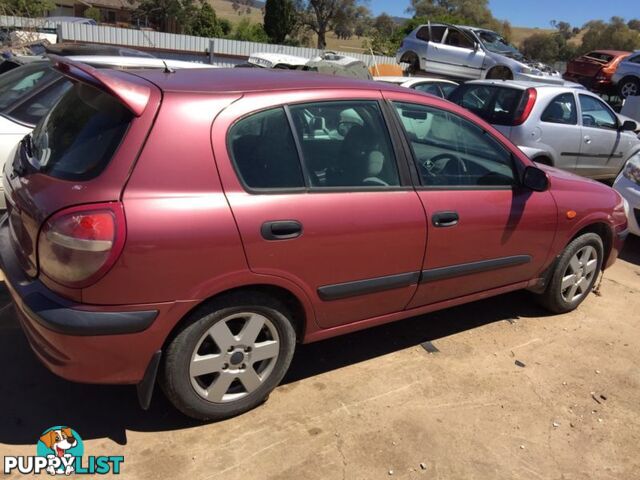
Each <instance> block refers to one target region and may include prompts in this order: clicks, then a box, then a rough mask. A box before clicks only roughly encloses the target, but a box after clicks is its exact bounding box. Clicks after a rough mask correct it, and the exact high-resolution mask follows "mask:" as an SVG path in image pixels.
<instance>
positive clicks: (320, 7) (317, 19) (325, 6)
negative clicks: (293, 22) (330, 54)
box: [297, 0, 359, 49]
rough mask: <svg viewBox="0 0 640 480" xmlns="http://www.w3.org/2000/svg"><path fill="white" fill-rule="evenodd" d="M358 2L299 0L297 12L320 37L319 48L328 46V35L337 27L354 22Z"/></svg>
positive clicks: (303, 22)
mask: <svg viewBox="0 0 640 480" xmlns="http://www.w3.org/2000/svg"><path fill="white" fill-rule="evenodd" d="M357 2H358V0H298V4H297V10H298V14H299V18H300V21H301V23H302V24H303V25H305V26H306V27H307V28H309V29H310V30H311V31H313V32H315V33H316V35H317V36H318V44H317V45H318V48H320V49H323V48H325V47H326V46H327V33H329V32H332V31H335V28H336V26H338V25H341V24H342V25H344V24H347V23H348V22H354V21H355V18H356V16H357V15H358V12H359V9H358V3H357Z"/></svg>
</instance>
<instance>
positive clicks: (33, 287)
mask: <svg viewBox="0 0 640 480" xmlns="http://www.w3.org/2000/svg"><path fill="white" fill-rule="evenodd" d="M0 263H1V264H0V266H1V267H2V270H3V271H4V274H5V278H6V280H5V282H6V285H7V287H8V289H9V292H10V294H11V297H12V299H13V302H14V305H15V308H16V312H17V314H18V318H19V321H20V324H21V326H22V329H23V330H24V332H25V335H26V336H27V339H28V340H29V344H30V345H31V348H32V349H33V351H34V353H35V354H36V356H37V357H38V358H39V359H40V361H41V362H42V363H43V364H44V365H45V366H46V367H47V368H48V369H49V370H51V371H52V372H53V373H55V374H57V375H59V376H61V377H63V378H66V379H68V380H72V381H77V382H85V383H118V384H134V383H138V382H140V380H141V379H142V378H143V376H144V373H145V370H146V368H147V366H148V364H149V362H150V360H151V358H152V357H153V355H154V353H155V352H157V351H158V350H159V349H160V348H161V347H162V344H163V342H164V340H165V338H166V337H167V335H168V333H169V331H170V330H171V328H173V325H175V323H176V322H177V321H178V319H179V318H181V315H182V314H183V313H184V310H185V309H184V308H176V306H177V304H176V303H161V304H153V305H148V304H147V305H117V306H95V305H82V304H74V303H71V302H69V301H68V300H66V299H64V298H62V297H60V296H58V295H56V294H55V293H54V292H52V291H51V290H49V289H48V288H46V287H45V286H44V285H43V284H42V282H40V281H39V280H32V279H29V278H27V277H26V276H25V275H24V273H23V272H22V269H21V268H20V266H19V264H18V261H17V258H16V257H15V254H14V252H13V248H12V246H11V244H10V242H9V228H8V222H7V217H6V216H5V217H3V219H2V220H1V221H0ZM181 306H182V307H184V305H181Z"/></svg>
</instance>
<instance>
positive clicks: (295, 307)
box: [162, 282, 315, 350]
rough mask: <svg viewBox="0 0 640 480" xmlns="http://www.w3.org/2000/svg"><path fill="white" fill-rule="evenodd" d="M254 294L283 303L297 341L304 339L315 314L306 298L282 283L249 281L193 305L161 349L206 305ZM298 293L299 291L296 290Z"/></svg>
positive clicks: (174, 326)
mask: <svg viewBox="0 0 640 480" xmlns="http://www.w3.org/2000/svg"><path fill="white" fill-rule="evenodd" d="M242 293H245V294H252V293H253V294H255V293H262V294H265V295H268V296H270V297H272V298H274V299H276V300H278V301H280V302H282V303H283V304H284V306H285V307H286V308H287V309H288V311H289V313H290V314H291V320H292V322H293V328H294V330H295V332H296V340H297V342H298V343H302V342H303V341H304V337H305V335H306V334H307V330H313V329H309V324H308V322H314V321H315V315H314V313H313V309H312V307H311V305H310V304H309V302H308V301H307V300H306V299H304V300H303V299H301V298H300V296H299V295H298V294H296V293H294V292H293V291H292V289H289V288H286V287H284V286H282V285H276V284H274V283H267V282H262V283H249V284H245V285H238V286H235V287H231V288H227V289H225V290H221V291H219V292H216V293H213V294H211V295H210V296H208V297H207V298H204V299H203V300H202V301H200V302H198V303H197V304H195V305H193V306H192V307H191V308H190V309H189V310H188V311H187V312H186V313H185V314H184V315H183V316H182V317H181V318H180V319H179V320H178V321H177V322H176V323H175V325H173V327H172V328H171V330H170V331H169V334H168V335H167V336H166V338H165V340H164V342H163V344H162V350H165V349H166V347H167V345H169V343H171V341H172V340H173V339H174V338H175V337H176V335H177V334H178V333H180V331H181V329H182V328H183V327H184V326H185V325H186V324H188V322H189V321H191V320H192V319H193V318H194V316H195V315H197V312H198V311H199V310H202V309H206V308H207V306H208V305H211V304H212V303H214V302H216V301H218V300H220V299H222V298H224V297H227V296H231V295H237V294H242ZM297 293H299V292H297Z"/></svg>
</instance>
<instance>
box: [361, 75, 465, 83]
mask: <svg viewBox="0 0 640 480" xmlns="http://www.w3.org/2000/svg"><path fill="white" fill-rule="evenodd" d="M373 79H374V80H375V81H376V82H386V83H396V84H401V83H418V82H442V83H450V84H452V85H458V84H457V83H456V82H454V81H452V80H447V79H446V78H436V77H399V76H391V75H389V76H379V77H373Z"/></svg>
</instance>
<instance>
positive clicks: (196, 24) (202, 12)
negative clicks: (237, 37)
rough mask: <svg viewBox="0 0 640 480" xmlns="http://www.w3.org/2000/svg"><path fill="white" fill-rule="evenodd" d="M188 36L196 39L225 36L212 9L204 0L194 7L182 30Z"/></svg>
mask: <svg viewBox="0 0 640 480" xmlns="http://www.w3.org/2000/svg"><path fill="white" fill-rule="evenodd" d="M184 30H185V32H186V33H188V34H189V35H195V36H198V37H209V38H211V37H222V36H224V35H225V33H224V30H223V27H222V25H220V23H219V22H218V17H217V16H216V12H215V10H214V9H213V7H212V6H211V5H210V4H209V3H208V2H205V1H204V0H201V3H200V6H199V7H196V8H195V9H194V11H193V14H192V15H191V16H190V18H189V21H188V23H187V25H185V28H184Z"/></svg>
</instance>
